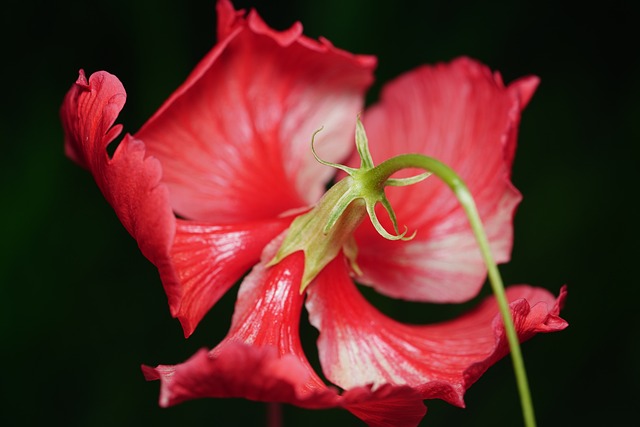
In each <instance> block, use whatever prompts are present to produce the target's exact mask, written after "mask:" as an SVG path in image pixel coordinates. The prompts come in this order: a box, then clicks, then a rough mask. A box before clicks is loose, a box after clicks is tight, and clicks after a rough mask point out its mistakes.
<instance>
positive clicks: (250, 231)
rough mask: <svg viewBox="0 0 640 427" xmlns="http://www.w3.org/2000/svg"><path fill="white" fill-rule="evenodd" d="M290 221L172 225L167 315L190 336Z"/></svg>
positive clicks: (189, 222) (286, 219) (180, 221)
mask: <svg viewBox="0 0 640 427" xmlns="http://www.w3.org/2000/svg"><path fill="white" fill-rule="evenodd" d="M291 220H292V218H291V217H284V218H276V219H274V220H271V221H256V222H251V223H244V224H239V225H212V224H200V223H195V222H193V221H184V220H178V223H177V232H176V236H175V240H174V242H173V245H172V247H171V261H172V265H173V270H174V271H175V272H176V275H177V277H178V281H177V282H174V283H172V282H170V281H168V283H171V284H172V286H171V287H170V288H169V289H167V293H175V294H176V295H177V297H176V299H175V300H176V301H179V303H178V304H176V305H174V306H172V313H173V315H174V317H177V318H178V319H179V320H180V322H181V323H182V327H183V329H184V333H185V336H187V337H188V336H189V335H191V333H192V332H193V331H194V329H195V327H196V326H197V324H198V323H199V322H200V320H201V319H202V318H203V317H204V315H205V314H206V313H207V312H208V311H209V309H210V308H211V307H212V306H213V305H214V304H215V303H216V302H217V301H218V300H219V299H220V298H221V297H222V296H223V295H224V294H225V293H226V292H227V291H228V290H229V288H230V287H231V286H233V284H234V283H236V282H237V281H238V280H239V279H240V278H241V277H242V275H243V274H245V273H246V272H247V271H249V270H250V269H251V267H252V266H253V265H255V264H256V263H257V262H258V261H259V260H260V254H261V253H262V250H263V249H264V247H265V246H266V245H267V243H269V242H270V241H271V240H273V239H274V238H275V237H276V236H277V235H278V234H280V233H281V232H282V231H284V230H285V229H286V228H287V227H288V226H289V223H290V222H291Z"/></svg>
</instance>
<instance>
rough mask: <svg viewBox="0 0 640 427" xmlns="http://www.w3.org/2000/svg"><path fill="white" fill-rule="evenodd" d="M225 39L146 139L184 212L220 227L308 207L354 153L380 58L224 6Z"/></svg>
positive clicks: (146, 130)
mask: <svg viewBox="0 0 640 427" xmlns="http://www.w3.org/2000/svg"><path fill="white" fill-rule="evenodd" d="M218 20H219V23H220V26H221V27H222V30H221V32H220V34H221V35H222V36H224V38H223V39H222V40H220V41H219V43H218V45H216V46H215V48H214V49H213V50H212V51H211V52H210V53H209V54H208V55H207V56H206V57H205V58H204V59H203V60H202V61H201V63H200V64H199V65H198V66H197V67H196V68H195V70H194V71H193V72H192V73H191V75H190V76H189V77H188V79H187V80H186V82H185V83H184V84H183V85H182V86H181V87H180V88H178V90H177V91H176V92H175V93H174V94H173V95H172V96H171V97H170V98H169V99H168V100H167V102H166V103H165V104H164V105H163V106H162V107H161V108H160V110H159V111H158V112H157V113H156V114H155V115H154V116H153V117H152V118H151V119H150V120H149V121H148V122H147V123H146V124H145V125H144V126H143V128H142V129H141V130H140V131H139V132H138V133H137V137H139V138H140V139H143V140H144V141H145V144H147V148H148V150H149V153H150V154H152V155H153V156H155V157H157V158H158V159H159V160H160V161H161V163H162V166H163V169H164V177H163V182H165V183H167V185H168V186H169V188H170V190H171V200H172V205H173V207H174V210H175V211H176V212H177V213H179V214H180V215H182V216H184V217H186V218H190V219H195V220H200V221H210V222H211V221H212V222H217V223H227V224H228V223H235V222H242V221H248V220H257V219H265V218H273V217H275V216H277V215H278V214H279V213H281V212H284V211H286V210H288V209H294V208H299V207H303V206H308V205H309V204H312V203H313V202H315V201H316V200H317V199H318V198H319V197H320V195H321V194H322V192H323V190H324V185H325V183H326V182H327V180H328V179H329V177H330V176H331V174H332V171H331V170H330V169H328V168H326V167H324V166H322V165H320V164H318V163H317V162H316V161H315V160H314V158H313V155H312V153H311V149H310V141H311V136H312V134H313V132H314V131H315V130H317V129H318V128H320V127H322V126H324V129H326V130H325V131H324V132H322V135H320V136H319V137H318V138H319V139H320V140H321V141H320V140H319V141H318V144H317V146H318V147H319V151H320V154H321V155H323V156H324V158H326V159H328V160H333V161H337V160H340V159H343V158H344V157H346V156H347V155H348V154H349V152H350V151H351V147H352V141H351V139H352V134H353V122H354V118H355V117H356V115H357V113H358V112H359V111H360V109H361V108H362V103H363V94H364V91H365V90H366V88H367V87H368V86H369V85H370V83H371V81H372V70H373V68H374V66H375V60H374V58H372V57H368V56H355V55H351V54H349V53H347V52H344V51H341V50H339V49H336V48H334V47H333V46H332V45H331V44H330V43H329V42H328V41H326V40H320V41H319V42H316V41H313V40H311V39H309V38H306V37H304V36H302V35H301V31H302V27H301V25H300V24H299V23H298V24H295V25H294V26H293V27H292V28H291V29H289V30H286V31H283V32H278V31H275V30H272V29H270V28H269V27H268V26H267V25H266V24H265V23H264V22H263V21H262V20H261V19H260V17H259V16H258V15H257V14H256V13H255V12H251V13H250V14H249V15H248V16H247V18H246V19H244V18H242V16H241V15H240V14H239V13H238V12H236V11H234V10H233V8H232V7H230V4H229V3H228V2H226V1H223V2H220V3H219V5H218Z"/></svg>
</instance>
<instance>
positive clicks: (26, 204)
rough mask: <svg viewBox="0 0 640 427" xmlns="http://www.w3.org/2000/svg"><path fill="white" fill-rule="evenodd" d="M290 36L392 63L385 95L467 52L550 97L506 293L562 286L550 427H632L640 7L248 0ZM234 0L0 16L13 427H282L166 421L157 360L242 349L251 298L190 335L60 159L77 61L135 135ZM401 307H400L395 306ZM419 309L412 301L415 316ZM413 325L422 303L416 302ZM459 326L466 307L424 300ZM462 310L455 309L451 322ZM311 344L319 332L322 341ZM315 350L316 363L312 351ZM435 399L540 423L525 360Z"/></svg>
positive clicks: (481, 414)
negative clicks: (422, 70) (219, 8)
mask: <svg viewBox="0 0 640 427" xmlns="http://www.w3.org/2000/svg"><path fill="white" fill-rule="evenodd" d="M235 4H236V6H237V7H244V8H251V7H255V8H256V9H257V10H258V11H259V13H260V14H261V15H262V16H263V18H264V19H265V20H266V21H267V22H268V23H269V24H270V25H271V26H273V27H275V28H277V29H284V28H287V27H288V26H290V25H291V24H292V23H293V22H294V21H296V20H300V21H302V22H303V24H304V26H305V33H306V34H307V35H309V36H311V37H314V38H315V37H318V36H324V37H327V38H328V39H329V40H331V41H332V42H333V43H334V44H335V45H337V46H338V47H341V48H344V49H347V50H349V51H352V52H356V53H367V54H374V55H377V56H378V58H379V66H378V69H377V72H376V76H377V81H376V84H375V85H374V87H373V88H372V90H371V92H370V93H369V98H368V99H369V102H372V101H374V100H375V99H376V98H377V94H378V91H379V89H380V87H381V85H382V83H384V82H385V81H388V80H390V79H391V78H393V77H395V76H397V75H399V74H400V73H402V72H404V71H407V70H409V69H411V68H413V67H415V66H418V65H420V64H423V63H434V62H438V61H448V60H450V59H452V58H455V57H457V56H460V55H468V56H471V57H474V58H476V59H479V60H481V61H482V62H484V63H485V64H487V65H489V66H490V67H491V68H492V69H495V70H499V71H501V73H502V75H503V77H504V79H505V81H506V82H510V81H512V80H514V79H516V78H518V77H520V76H523V75H527V74H536V75H538V76H540V78H541V79H542V84H541V86H540V87H539V90H538V92H537V93H536V95H535V96H534V98H533V100H532V102H531V103H530V105H529V107H528V108H527V109H526V111H525V112H524V116H523V120H522V125H521V133H520V138H519V148H518V152H517V155H516V162H515V167H514V172H513V180H514V182H515V184H516V186H517V187H518V188H519V189H520V190H521V191H522V193H523V194H524V201H523V202H522V204H521V205H520V208H519V210H518V212H517V215H516V220H515V247H514V251H513V257H512V261H511V262H510V263H509V264H506V265H503V266H502V267H501V271H502V273H503V275H504V279H505V282H506V283H530V284H533V285H537V286H542V287H545V288H547V289H549V290H551V291H552V292H554V293H557V292H558V290H559V288H560V286H561V285H563V284H565V283H566V284H568V286H569V298H568V301H567V305H566V308H565V310H564V311H563V313H562V315H563V317H564V318H565V319H567V320H568V321H569V323H570V327H569V328H568V329H567V330H565V331H564V332H561V333H556V334H551V335H540V336H537V337H536V338H535V339H533V340H532V341H530V342H528V343H526V344H525V345H524V347H523V351H524V357H525V361H526V365H527V369H528V373H529V378H530V382H531V386H532V394H533V400H534V403H535V406H536V411H537V416H538V421H539V425H541V426H548V427H551V426H567V425H611V426H624V425H634V423H633V422H631V421H628V420H633V419H635V418H636V407H637V403H636V400H637V398H638V392H637V384H638V383H639V382H640V372H639V368H638V362H639V361H640V346H639V345H638V340H639V338H640V334H639V333H638V326H639V325H638V320H637V317H638V316H637V311H638V309H637V305H638V302H637V299H638V296H639V291H638V279H637V276H636V274H635V273H634V271H635V270H633V268H632V267H633V266H634V265H637V263H638V259H637V254H638V251H637V249H636V245H637V237H638V236H637V234H638V233H637V220H638V211H637V210H636V208H635V203H636V200H635V199H636V197H637V194H638V191H637V186H636V184H637V178H636V170H637V167H636V166H637V162H638V160H637V159H638V143H639V142H640V126H639V122H638V120H639V119H640V103H639V102H638V100H639V99H640V79H639V78H638V76H640V49H639V48H638V44H637V40H640V37H638V36H639V34H638V27H637V22H638V20H639V19H640V14H639V6H638V5H637V4H636V3H635V2H630V1H616V0H612V1H607V2H598V3H597V6H593V7H592V8H589V7H588V6H587V5H586V4H583V5H582V6H581V8H580V9H579V10H578V9H576V8H574V7H570V6H569V5H564V4H563V2H555V1H537V2H511V1H506V0H505V1H495V2H473V1H456V2H448V1H429V0H425V1H423V2H421V3H420V5H419V6H415V5H413V2H409V1H396V2H389V1H382V0H375V1H374V0H369V1H365V0H348V1H344V0H324V1H322V2H320V1H315V2H295V1H284V0H278V1H254V2H250V1H236V2H235ZM215 18H216V17H215V2H214V0H206V1H205V0H199V1H190V2H179V1H165V0H154V1H150V0H143V1H140V0H139V1H131V0H111V1H108V2H97V1H91V0H89V1H82V2H81V1H63V2H51V1H43V0H33V1H30V2H26V1H16V0H7V1H6V2H5V3H4V6H3V13H2V16H1V17H0V20H1V21H0V22H2V25H0V31H1V36H2V37H1V38H0V40H1V43H2V56H3V63H4V65H3V66H2V67H1V73H2V81H4V87H3V90H2V102H1V103H0V108H1V109H2V110H1V113H2V114H0V135H1V136H0V138H1V141H2V167H1V168H0V191H1V193H0V195H1V199H0V200H2V209H1V210H0V215H2V218H1V220H0V224H1V227H2V230H1V232H2V235H1V238H0V245H1V246H0V249H1V253H0V343H1V346H2V350H1V352H0V355H1V358H2V359H1V360H2V366H3V369H2V371H3V372H2V375H0V393H1V396H2V397H1V399H0V424H1V425H4V426H14V425H15V426H22V425H24V426H39V425H50V426H58V425H60V426H115V425H118V426H139V425H154V426H176V425H179V426H201V425H212V426H213V425H215V426H227V425H259V426H260V425H265V422H264V419H265V418H264V416H265V406H264V405H263V404H261V403H255V402H248V401H243V400H236V399H227V400H199V401H192V402H187V403H184V404H181V405H178V406H176V407H172V408H168V409H161V408H159V407H158V404H157V400H158V390H159V383H157V382H151V383H148V382H146V381H144V379H143V377H142V374H141V372H140V364H141V363H145V364H151V365H155V364H158V363H172V362H181V361H183V360H185V359H186V358H188V357H189V356H191V355H192V354H193V353H194V352H195V351H196V350H197V349H198V348H201V347H212V346H214V345H215V344H217V342H218V341H219V340H220V339H221V338H222V337H223V336H224V334H225V333H226V330H227V328H228V326H229V321H230V316H231V313H232V311H233V301H234V295H233V292H235V291H236V290H237V287H236V288H234V289H233V292H232V293H231V294H230V295H227V297H225V299H224V300H223V301H222V302H221V303H220V304H219V305H217V306H216V307H215V308H214V310H213V311H212V312H211V313H209V315H208V316H207V317H206V318H205V320H204V321H203V323H202V324H201V326H200V327H199V329H198V330H197V331H196V333H195V334H194V335H193V336H192V337H191V338H189V339H188V340H185V339H184V338H183V335H182V331H181V328H180V326H179V324H178V322H177V321H176V320H174V319H172V318H171V317H170V316H169V311H168V307H167V303H166V298H165V295H164V292H163V291H162V287H161V284H160V281H159V279H158V275H157V272H156V270H155V268H154V267H153V266H152V265H151V264H150V263H149V262H148V261H147V260H146V259H145V258H144V257H143V256H142V255H141V254H140V253H139V251H138V249H137V246H136V243H135V241H134V240H133V239H132V238H131V237H130V236H129V235H128V234H127V232H126V231H125V229H124V228H123V227H122V226H121V224H120V222H119V221H118V220H117V218H116V216H115V215H114V213H113V211H112V210H111V208H110V207H109V205H108V204H107V203H106V202H105V201H104V199H103V197H102V195H101V194H100V192H99V191H98V189H97V187H96V186H95V184H94V182H93V179H92V178H91V176H90V175H89V174H88V173H87V172H86V171H85V170H82V169H80V168H79V167H77V166H76V165H75V164H73V163H72V162H71V161H69V160H68V159H67V158H66V157H65V156H64V153H63V144H62V139H63V136H62V129H61V126H60V123H59V117H58V109H59V106H60V104H61V102H62V99H63V96H64V94H65V93H66V91H67V90H68V88H69V87H70V86H71V84H72V83H73V82H74V81H75V79H76V77H77V71H78V69H79V68H84V69H85V70H86V71H87V73H91V72H93V71H97V70H108V71H110V72H111V73H114V74H116V75H117V76H118V77H119V78H120V79H121V80H122V82H123V83H124V86H125V88H126V90H127V92H128V102H127V104H126V106H125V108H124V111H123V112H122V113H121V115H120V117H119V119H118V123H123V124H124V126H125V131H128V132H131V133H133V132H135V131H137V129H138V128H139V127H140V126H141V125H142V124H143V123H144V122H145V120H146V119H147V118H148V117H149V116H150V115H151V114H152V113H153V112H154V111H155V110H156V109H157V108H158V107H159V105H160V104H161V102H162V101H163V100H164V99H166V97H167V96H168V95H169V94H170V93H171V92H172V91H173V90H174V89H175V88H176V87H177V86H178V85H179V84H180V83H181V82H182V81H183V80H184V78H185V77H186V76H187V74H188V73H189V71H190V70H191V69H192V68H193V67H194V66H195V64H196V63H197V62H198V60H199V59H200V58H201V57H202V56H203V55H204V54H205V53H206V52H207V51H208V50H209V49H210V48H211V47H212V46H213V44H214V42H215ZM389 304H391V303H389ZM403 309H404V308H403ZM410 309H411V310H413V309H414V307H413V306H412V307H411V308H410ZM420 309H421V310H423V312H426V311H428V312H429V313H435V314H434V318H435V317H437V316H440V315H443V316H444V315H446V313H447V311H446V310H457V309H458V308H452V307H444V308H443V307H434V306H429V305H427V306H422V307H421V308H420ZM449 313H450V312H449ZM303 330H304V332H305V334H306V337H307V338H306V340H307V341H308V342H311V343H312V342H313V337H314V331H313V330H312V328H311V327H309V326H308V325H307V326H305V327H304V328H303ZM314 357H315V356H314V355H310V358H312V359H313V358H314ZM466 402H467V408H466V409H459V408H455V407H451V406H449V405H447V404H444V403H441V402H437V401H435V402H431V401H429V402H427V406H428V408H429V410H428V413H427V416H426V417H425V419H424V420H423V422H422V424H421V425H425V426H427V425H428V426H449V425H456V426H483V425H505V426H512V425H513V426H517V425H521V424H522V422H521V414H520V407H519V401H518V397H517V392H516V386H515V382H514V377H513V373H512V370H511V364H510V361H509V360H508V359H507V360H503V361H502V362H500V363H498V364H497V365H496V366H495V367H493V368H492V369H490V370H489V372H488V373H487V374H486V375H485V376H484V377H482V378H481V379H480V381H478V382H477V383H476V384H475V385H474V386H473V387H471V389H470V390H469V391H468V393H467V395H466ZM284 421H285V426H297V425H305V426H326V425H340V426H343V425H344V426H351V425H353V426H358V425H362V424H361V423H360V422H359V421H358V420H357V419H356V418H355V417H353V416H352V415H351V414H349V413H347V412H346V411H341V410H328V411H316V412H310V411H306V410H301V409H299V408H295V407H290V406H286V407H285V408H284Z"/></svg>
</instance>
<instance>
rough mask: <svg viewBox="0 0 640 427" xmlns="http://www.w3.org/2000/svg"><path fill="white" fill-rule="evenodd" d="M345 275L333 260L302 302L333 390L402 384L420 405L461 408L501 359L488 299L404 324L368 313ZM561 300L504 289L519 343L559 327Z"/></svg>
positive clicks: (501, 342)
mask: <svg viewBox="0 0 640 427" xmlns="http://www.w3.org/2000/svg"><path fill="white" fill-rule="evenodd" d="M347 271H348V269H347V266H346V265H345V261H344V260H343V259H342V258H341V257H339V258H336V259H335V260H334V261H333V262H332V263H331V264H329V266H327V267H326V268H325V270H324V271H323V272H322V273H321V274H320V275H319V276H318V277H317V278H316V280H315V282H314V283H313V284H312V285H311V286H310V287H309V288H308V295H309V296H308V300H307V309H308V310H309V315H310V320H311V323H312V324H313V325H314V326H315V327H316V328H318V329H319V330H320V338H319V340H318V347H319V353H320V362H321V363H322V367H323V371H324V372H325V374H326V376H327V378H329V379H330V380H331V381H332V382H334V383H336V384H338V385H339V386H341V387H344V388H351V387H357V386H361V385H364V384H373V385H374V388H375V387H379V386H382V385H384V384H393V385H407V386H410V387H413V388H415V389H416V390H417V391H419V392H420V394H421V397H422V398H424V399H431V398H440V399H444V400H446V401H448V402H449V403H452V404H455V405H459V406H463V405H464V403H463V395H464V392H465V391H466V389H467V388H469V386H471V384H473V382H475V381H476V380H477V379H478V378H479V376H480V375H481V374H482V373H483V372H484V371H485V370H486V369H488V367H489V366H491V365H492V364H493V363H495V362H496V361H497V360H498V359H500V358H501V357H503V356H504V355H505V354H506V353H507V345H506V340H505V337H504V333H503V328H502V323H501V319H500V317H499V315H498V314H497V313H498V309H497V306H496V303H495V301H494V299H493V298H488V299H487V300H485V301H484V302H483V303H482V304H480V305H479V306H478V307H477V308H476V309H474V310H473V311H471V312H469V313H467V314H466V315H464V316H462V317H460V318H458V319H455V320H452V321H447V322H442V323H439V324H434V325H427V326H415V325H406V324H402V323H399V322H396V321H394V320H392V319H390V318H388V317H386V316H384V315H382V314H381V313H380V312H378V311H377V310H376V309H375V308H374V307H372V306H371V305H370V304H369V303H368V302H367V301H366V300H365V299H364V298H363V297H362V295H360V293H359V292H358V291H357V289H356V287H355V285H354V284H353V282H352V281H351V280H350V278H349V276H348V273H347ZM564 294H565V291H564V290H563V291H562V292H561V296H560V298H558V300H555V299H554V297H553V296H552V295H551V294H550V293H549V292H547V291H546V290H544V289H539V288H532V287H529V286H514V287H511V288H509V290H508V292H507V296H508V298H509V300H510V301H512V303H511V310H512V313H513V315H514V318H515V324H516V329H517V331H518V334H519V336H520V338H521V340H526V339H528V338H530V337H532V336H533V335H535V334H536V333H538V332H551V331H557V330H561V329H564V328H565V327H566V326H567V324H566V322H565V321H564V320H562V319H560V318H559V317H558V312H559V309H560V305H561V303H562V300H563V299H564Z"/></svg>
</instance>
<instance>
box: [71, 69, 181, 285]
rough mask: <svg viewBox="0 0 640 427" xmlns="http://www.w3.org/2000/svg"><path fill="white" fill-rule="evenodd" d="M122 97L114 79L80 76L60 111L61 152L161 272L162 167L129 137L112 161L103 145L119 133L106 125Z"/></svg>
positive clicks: (171, 223)
mask: <svg viewBox="0 0 640 427" xmlns="http://www.w3.org/2000/svg"><path fill="white" fill-rule="evenodd" d="M125 98H126V95H125V91H124V88H123V87H122V84H121V83H120V81H119V80H118V79H117V78H116V77H115V76H113V75H111V74H109V73H106V72H98V73H94V74H92V75H91V77H90V78H89V81H87V79H86V77H85V75H84V72H83V71H80V76H79V78H78V81H77V82H76V84H75V85H74V86H73V87H72V88H71V89H70V90H69V92H68V93H67V95H66V97H65V100H64V103H63V105H62V108H61V116H62V122H63V125H64V130H65V147H66V152H67V154H68V155H69V156H70V157H71V158H72V159H74V160H75V161H77V162H78V163H80V164H81V165H82V166H84V167H86V168H88V169H89V170H90V171H91V173H92V174H93V176H94V178H95V180H96V183H97V184H98V187H100V190H101V191H102V193H103V194H104V196H105V198H106V199H107V201H108V202H109V203H110V204H111V206H113V209H114V210H115V212H116V214H117V215H118V218H120V221H122V224H123V225H124V226H125V228H126V229H127V230H128V231H129V233H131V235H132V236H133V237H134V239H136V241H137V242H138V245H139V246H140V249H141V251H142V253H143V254H144V255H145V256H146V257H147V258H149V259H150V260H151V261H152V262H153V263H154V264H156V265H157V266H158V268H160V269H161V271H162V270H164V269H166V268H167V260H168V256H169V249H170V246H171V243H172V241H173V236H174V234H175V217H174V215H173V213H172V211H171V207H170V206H169V197H168V192H167V189H166V187H165V186H164V185H162V184H160V179H161V176H162V168H161V167H160V164H159V163H158V161H157V160H155V159H153V158H148V157H146V156H145V147H144V144H143V143H142V142H141V141H139V140H136V139H134V138H132V137H131V136H130V135H126V136H125V138H124V139H123V140H122V142H121V143H120V145H118V148H117V149H116V150H115V153H114V155H113V158H111V159H110V158H109V156H108V154H107V149H106V148H107V145H108V144H109V143H110V142H111V141H112V140H113V139H114V138H115V137H116V136H117V135H118V133H119V132H120V127H117V126H116V127H111V125H113V123H114V121H115V119H116V117H117V116H118V113H119V112H120V110H121V109H122V107H123V105H124V102H125ZM165 276H171V272H170V271H167V272H166V273H165ZM169 280H171V279H169Z"/></svg>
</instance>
